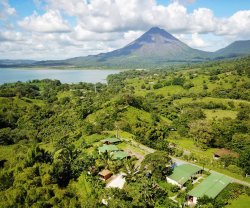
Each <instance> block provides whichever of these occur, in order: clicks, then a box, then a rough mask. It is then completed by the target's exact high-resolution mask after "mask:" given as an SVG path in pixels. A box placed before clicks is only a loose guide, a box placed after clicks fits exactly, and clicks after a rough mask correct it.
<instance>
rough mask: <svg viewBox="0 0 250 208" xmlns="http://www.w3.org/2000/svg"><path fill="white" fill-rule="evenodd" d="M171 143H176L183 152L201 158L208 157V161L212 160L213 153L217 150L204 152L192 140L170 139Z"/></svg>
mask: <svg viewBox="0 0 250 208" xmlns="http://www.w3.org/2000/svg"><path fill="white" fill-rule="evenodd" d="M168 140H169V142H172V143H175V144H176V145H177V147H179V148H180V149H183V150H187V151H190V152H191V153H193V154H194V155H197V156H199V157H206V158H208V159H212V157H213V153H214V152H215V151H216V150H217V149H216V148H209V149H207V150H205V151H204V150H202V149H200V148H199V147H197V146H195V144H194V142H193V140H192V139H187V138H183V139H168Z"/></svg>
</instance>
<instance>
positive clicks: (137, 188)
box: [0, 57, 250, 208]
mask: <svg viewBox="0 0 250 208" xmlns="http://www.w3.org/2000/svg"><path fill="white" fill-rule="evenodd" d="M249 135H250V57H245V58H237V59H232V60H227V61H215V62H208V63H199V64H193V65H185V66H182V67H180V66H175V67H173V68H171V69H170V68H167V69H154V70H153V69H151V70H126V71H123V72H121V73H119V74H114V75H109V76H108V78H107V83H106V84H103V83H96V84H91V83H77V84H63V83H61V82H60V81H59V80H49V79H46V80H32V81H28V82H16V83H8V84H3V85H0V207H41V208H42V207H43V208H44V207H88V208H91V207H93V208H94V207H111V208H115V207H117V208H119V207H120V208H125V207H131V208H143V207H158V208H163V207H164V208H165V207H171V208H175V207H180V205H183V204H184V203H185V201H186V196H187V193H188V191H190V190H191V189H192V188H193V187H194V186H195V184H192V183H191V182H190V181H189V182H187V184H186V189H185V190H183V189H180V188H179V187H178V186H175V185H172V184H169V183H167V181H166V179H165V178H166V176H168V175H169V174H171V171H172V169H171V168H167V167H170V166H171V164H172V162H173V161H172V158H179V159H180V160H183V161H187V162H190V163H193V164H196V165H199V166H201V167H203V169H204V170H205V175H209V174H210V171H211V170H214V171H217V172H219V173H222V174H225V175H227V176H229V177H232V178H234V179H235V181H234V182H233V183H231V184H230V185H228V186H227V187H226V189H224V190H223V191H222V192H221V193H220V194H219V195H218V196H217V197H216V198H215V199H210V198H207V197H206V196H204V197H202V198H200V199H199V200H198V203H197V205H196V207H202V208H212V207H216V208H221V207H227V208H230V207H231V205H233V204H237V205H236V206H234V207H237V206H238V207H239V208H241V207H244V206H245V205H244V203H245V204H249V202H250V188H249V187H247V186H244V184H243V183H244V182H245V183H250V177H247V176H248V175H250V137H249ZM110 137H118V138H120V139H121V142H120V143H119V144H118V145H117V147H118V148H119V149H120V150H123V151H127V152H131V157H129V158H127V159H123V160H115V159H113V158H112V157H111V155H110V154H108V152H106V153H104V154H100V153H99V152H98V148H99V147H100V146H101V145H102V140H103V139H105V138H110ZM220 149H226V150H228V151H230V152H231V154H228V155H223V156H221V158H220V159H219V160H215V159H213V154H214V152H216V151H218V150H220ZM103 169H109V170H110V171H111V172H112V173H113V174H118V173H120V172H123V173H125V174H126V177H125V179H126V183H125V185H124V187H123V189H118V188H106V187H105V186H106V182H105V181H103V180H100V176H99V172H100V171H102V170H103ZM236 180H239V181H242V183H241V184H239V183H236ZM174 196H175V197H174ZM173 197H174V198H173ZM237 200H238V201H240V203H242V204H240V203H237ZM232 207H233V206H232Z"/></svg>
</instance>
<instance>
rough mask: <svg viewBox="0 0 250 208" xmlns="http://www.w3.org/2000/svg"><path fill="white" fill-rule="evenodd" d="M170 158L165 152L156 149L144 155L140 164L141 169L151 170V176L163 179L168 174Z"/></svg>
mask: <svg viewBox="0 0 250 208" xmlns="http://www.w3.org/2000/svg"><path fill="white" fill-rule="evenodd" d="M171 164H172V159H171V158H170V157H169V156H168V154H167V153H166V152H163V151H156V152H154V153H151V154H148V155H146V156H145V158H144V160H143V161H142V164H141V170H144V171H146V172H148V171H149V172H151V174H152V176H153V177H155V178H158V179H164V178H165V176H166V175H168V174H169V171H171V168H169V167H170V166H171Z"/></svg>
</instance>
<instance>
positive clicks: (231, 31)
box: [215, 10, 250, 39]
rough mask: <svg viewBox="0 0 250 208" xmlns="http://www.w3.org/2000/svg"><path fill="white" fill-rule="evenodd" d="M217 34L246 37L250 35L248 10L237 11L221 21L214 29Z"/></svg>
mask: <svg viewBox="0 0 250 208" xmlns="http://www.w3.org/2000/svg"><path fill="white" fill-rule="evenodd" d="M215 33H216V34H218V35H225V36H234V37H237V36H238V37H242V38H248V39H249V37H250V10H245V11H238V12H236V13H235V14H234V15H232V16H231V17H229V18H228V19H224V20H222V21H221V24H219V25H218V28H217V30H216V31H215Z"/></svg>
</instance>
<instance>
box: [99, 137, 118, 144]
mask: <svg viewBox="0 0 250 208" xmlns="http://www.w3.org/2000/svg"><path fill="white" fill-rule="evenodd" d="M120 141H121V140H120V139H118V138H106V139H103V140H102V142H103V143H104V144H115V143H118V142H120Z"/></svg>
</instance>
